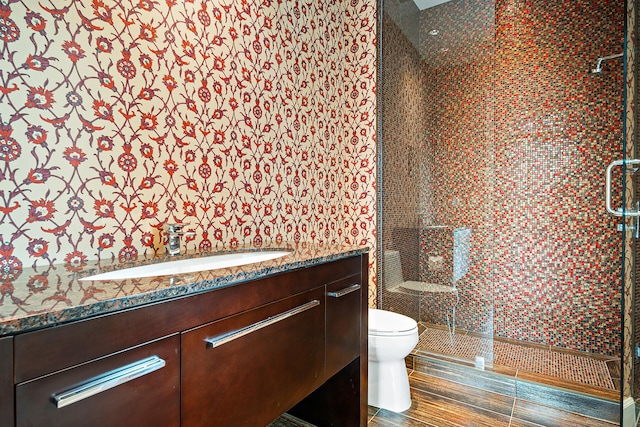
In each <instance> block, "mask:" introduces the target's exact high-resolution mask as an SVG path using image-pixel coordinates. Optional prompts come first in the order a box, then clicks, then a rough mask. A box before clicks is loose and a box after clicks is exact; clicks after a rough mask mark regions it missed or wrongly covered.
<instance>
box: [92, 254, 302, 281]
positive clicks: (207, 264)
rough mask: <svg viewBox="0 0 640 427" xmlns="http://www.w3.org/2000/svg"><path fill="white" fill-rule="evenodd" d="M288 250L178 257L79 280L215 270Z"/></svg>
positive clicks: (266, 258)
mask: <svg viewBox="0 0 640 427" xmlns="http://www.w3.org/2000/svg"><path fill="white" fill-rule="evenodd" d="M290 253H291V252H289V251H252V252H237V253H232V254H224V255H212V256H208V257H203V258H189V259H179V260H176V261H166V262H160V263H157V264H149V265H142V266H140V267H131V268H123V269H122V270H114V271H108V272H106V273H100V274H95V275H93V276H89V277H83V278H82V279H80V280H85V281H86V280H118V279H139V278H141V277H155V276H168V275H172V274H182V273H194V272H196V271H206V270H215V269H217V268H227V267H237V266H239V265H247V264H253V263H256V262H262V261H268V260H270V259H275V258H280V257H282V256H285V255H288V254H290Z"/></svg>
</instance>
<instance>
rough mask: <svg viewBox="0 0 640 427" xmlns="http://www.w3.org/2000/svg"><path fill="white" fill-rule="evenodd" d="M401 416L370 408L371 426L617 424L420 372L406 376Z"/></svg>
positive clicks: (598, 426)
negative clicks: (407, 404) (407, 398)
mask: <svg viewBox="0 0 640 427" xmlns="http://www.w3.org/2000/svg"><path fill="white" fill-rule="evenodd" d="M409 382H410V385H411V398H412V405H411V408H409V409H408V410H407V411H405V412H403V413H394V412H390V411H386V410H384V409H378V408H373V407H370V408H369V423H368V425H369V426H370V427H426V426H431V427H468V426H477V427H483V426H487V427H501V426H504V427H534V426H549V427H565V426H566V427H583V426H584V427H614V426H616V424H614V423H610V422H606V421H601V420H597V419H594V418H589V417H585V416H582V415H578V414H574V413H571V412H566V411H562V410H558V409H553V408H549V407H546V406H543V405H539V404H534V403H531V402H527V401H525V400H522V399H516V398H514V397H510V396H505V395H502V394H498V393H493V392H489V391H484V390H480V389H477V388H474V387H470V386H468V385H463V384H459V383H455V382H452V381H447V380H443V379H440V378H436V377H433V376H429V375H426V374H423V373H421V372H416V371H412V372H411V373H410V375H409Z"/></svg>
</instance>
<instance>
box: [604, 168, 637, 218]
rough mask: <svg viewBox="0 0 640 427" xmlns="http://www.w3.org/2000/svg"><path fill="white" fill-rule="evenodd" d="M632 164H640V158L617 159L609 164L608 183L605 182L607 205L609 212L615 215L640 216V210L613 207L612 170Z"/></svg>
mask: <svg viewBox="0 0 640 427" xmlns="http://www.w3.org/2000/svg"><path fill="white" fill-rule="evenodd" d="M630 165H640V159H632V160H615V161H613V162H611V163H610V164H609V166H607V173H606V184H605V201H606V205H607V212H609V213H610V214H612V215H615V216H640V210H635V211H634V210H628V211H624V213H623V209H622V208H618V209H616V210H614V209H613V208H612V207H611V171H612V170H613V168H614V167H616V166H630Z"/></svg>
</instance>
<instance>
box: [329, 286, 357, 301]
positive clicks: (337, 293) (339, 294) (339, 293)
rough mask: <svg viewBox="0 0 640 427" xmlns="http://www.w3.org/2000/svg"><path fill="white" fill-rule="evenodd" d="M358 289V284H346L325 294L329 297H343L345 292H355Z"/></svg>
mask: <svg viewBox="0 0 640 427" xmlns="http://www.w3.org/2000/svg"><path fill="white" fill-rule="evenodd" d="M358 289H360V284H359V283H356V284H355V285H351V286H348V287H346V288H344V289H340V290H339V291H335V292H327V295H329V296H330V297H333V298H340V297H343V296H345V295H347V294H350V293H351V292H355V291H357V290H358Z"/></svg>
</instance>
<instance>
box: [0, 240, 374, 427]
mask: <svg viewBox="0 0 640 427" xmlns="http://www.w3.org/2000/svg"><path fill="white" fill-rule="evenodd" d="M307 252H308V251H307ZM305 256H306V259H307V261H306V262H305V261H304V260H302V261H301V260H300V259H299V258H298V259H296V260H295V262H292V260H291V259H289V260H287V259H285V260H282V261H272V262H271V264H268V265H269V266H270V267H269V268H263V266H261V264H258V265H256V266H249V267H244V268H242V269H239V270H236V271H235V272H234V271H231V272H230V271H226V272H221V273H211V274H213V276H209V278H208V279H206V280H200V281H197V283H199V285H198V286H196V287H195V289H196V290H194V286H193V283H190V282H189V281H190V280H193V279H191V278H187V279H185V278H182V279H180V280H178V281H179V282H180V283H182V284H183V285H178V286H176V285H175V278H172V279H171V280H170V279H169V278H167V279H157V278H156V279H155V280H156V284H155V285H154V286H156V292H155V294H158V295H162V297H160V298H158V297H156V298H154V297H153V294H154V292H151V293H150V294H151V297H150V298H148V299H144V298H140V297H139V296H136V298H137V299H138V300H141V301H142V302H140V301H139V302H136V303H135V304H131V306H130V307H127V308H117V309H115V310H108V309H103V310H99V309H96V308H95V307H93V308H90V309H89V312H92V311H97V313H96V314H88V312H87V311H84V312H83V311H82V310H76V312H78V313H83V314H81V315H78V317H79V318H77V319H73V317H72V316H68V317H69V318H68V320H66V321H59V320H58V321H56V320H55V315H52V316H53V319H54V320H49V323H55V324H53V325H47V324H46V323H47V320H43V322H44V323H45V324H38V322H31V323H29V322H25V321H24V319H22V322H21V324H30V325H31V326H30V327H22V328H18V329H21V330H18V331H15V332H12V333H5V334H4V336H2V337H0V424H1V425H2V426H5V425H6V426H14V425H15V426H20V427H22V426H40V425H47V426H85V425H91V426H123V425H132V426H133V425H135V426H225V427H228V426H252V427H260V426H266V425H268V424H269V423H271V422H272V421H273V420H275V419H276V418H278V417H279V416H280V415H281V414H283V413H285V412H290V413H292V414H293V415H295V416H297V417H299V418H301V419H303V420H305V421H308V422H310V423H312V424H314V425H318V426H330V425H333V426H358V425H360V426H365V425H366V421H367V280H368V278H367V268H368V259H367V253H366V250H361V251H352V252H349V253H344V252H339V251H338V252H337V253H335V254H334V255H332V256H328V257H327V256H324V257H319V258H318V257H315V258H314V257H313V255H311V256H309V255H305ZM303 257H304V256H303ZM252 268H254V269H256V271H257V273H256V271H254V270H251V269H252ZM158 280H160V281H161V282H162V283H164V281H163V280H166V281H167V283H166V285H161V286H158V285H157V281H158ZM180 286H182V288H181V287H180ZM158 289H160V291H158ZM176 290H177V291H176ZM161 291H171V292H172V293H177V294H178V295H176V296H173V297H170V298H166V297H165V295H166V293H165V294H163V293H162V292H161ZM110 303H111V304H112V305H113V303H112V302H111V301H109V300H104V301H101V304H99V306H100V307H109V306H110V305H109V304H110ZM101 311H102V312H101ZM41 316H43V319H47V317H46V313H45V314H44V315H42V314H41ZM50 317H51V316H50ZM5 326H6V325H5ZM14 326H15V325H14ZM6 329H7V328H5V330H6ZM14 329H15V327H14Z"/></svg>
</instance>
